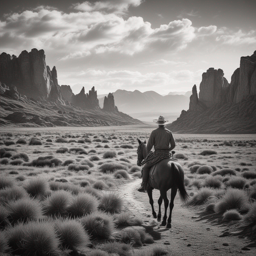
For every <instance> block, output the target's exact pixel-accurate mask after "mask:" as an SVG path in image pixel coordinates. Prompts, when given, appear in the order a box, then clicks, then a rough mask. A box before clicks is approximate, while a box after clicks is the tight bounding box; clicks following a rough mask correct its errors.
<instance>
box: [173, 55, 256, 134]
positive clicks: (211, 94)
mask: <svg viewBox="0 0 256 256" xmlns="http://www.w3.org/2000/svg"><path fill="white" fill-rule="evenodd" d="M255 109H256V51H255V52H254V54H253V55H252V56H247V57H241V61H240V67H239V68H238V69H236V70H235V72H234V73H233V75H232V77H231V83H230V84H228V82H227V80H226V78H225V77H224V73H223V71H222V70H221V69H218V70H215V69H213V68H210V69H208V70H207V72H206V73H203V75H202V82H201V83H200V92H199V97H198V94H197V88H196V86H195V85H194V86H193V89H192V95H191V97H190V103H189V109H188V110H187V111H185V110H183V111H182V113H181V115H180V117H179V118H178V119H177V120H176V121H174V122H173V123H172V124H170V125H168V127H169V128H170V129H171V130H173V131H176V132H183V133H256V111H255Z"/></svg>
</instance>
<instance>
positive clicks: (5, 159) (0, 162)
mask: <svg viewBox="0 0 256 256" xmlns="http://www.w3.org/2000/svg"><path fill="white" fill-rule="evenodd" d="M8 163H9V159H8V158H3V159H1V160H0V164H4V165H6V164H8Z"/></svg>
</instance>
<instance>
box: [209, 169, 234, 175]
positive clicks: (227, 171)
mask: <svg viewBox="0 0 256 256" xmlns="http://www.w3.org/2000/svg"><path fill="white" fill-rule="evenodd" d="M216 175H221V176H225V175H234V176H235V175H236V171H234V170H232V169H228V168H225V169H221V170H218V171H215V172H213V173H212V176H216Z"/></svg>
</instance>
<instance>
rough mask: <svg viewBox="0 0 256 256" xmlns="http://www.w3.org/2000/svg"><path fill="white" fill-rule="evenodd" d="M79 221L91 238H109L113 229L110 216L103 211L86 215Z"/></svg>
mask: <svg viewBox="0 0 256 256" xmlns="http://www.w3.org/2000/svg"><path fill="white" fill-rule="evenodd" d="M81 223H82V225H83V227H84V229H85V230H86V231H87V232H88V234H89V235H90V236H91V237H92V239H109V238H110V237H111V235H112V233H113V231H114V222H113V219H112V217H111V216H110V215H108V214H106V213H103V212H95V213H93V214H90V215H87V216H85V217H83V218H82V219H81Z"/></svg>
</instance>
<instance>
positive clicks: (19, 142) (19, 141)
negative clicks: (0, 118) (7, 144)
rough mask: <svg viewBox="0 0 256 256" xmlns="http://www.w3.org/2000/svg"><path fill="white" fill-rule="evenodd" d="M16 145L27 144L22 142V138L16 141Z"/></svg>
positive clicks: (24, 141)
mask: <svg viewBox="0 0 256 256" xmlns="http://www.w3.org/2000/svg"><path fill="white" fill-rule="evenodd" d="M16 144H23V145H24V144H27V142H26V140H24V139H22V138H20V139H18V140H17V141H16Z"/></svg>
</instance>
